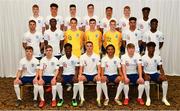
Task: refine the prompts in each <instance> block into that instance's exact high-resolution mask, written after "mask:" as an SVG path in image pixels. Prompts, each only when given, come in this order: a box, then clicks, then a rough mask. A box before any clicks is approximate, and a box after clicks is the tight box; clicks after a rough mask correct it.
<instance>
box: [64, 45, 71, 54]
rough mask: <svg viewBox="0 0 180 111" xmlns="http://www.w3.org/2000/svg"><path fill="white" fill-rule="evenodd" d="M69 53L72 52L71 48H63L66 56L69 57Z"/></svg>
mask: <svg viewBox="0 0 180 111" xmlns="http://www.w3.org/2000/svg"><path fill="white" fill-rule="evenodd" d="M71 52H72V48H71V47H66V48H65V53H66V55H71Z"/></svg>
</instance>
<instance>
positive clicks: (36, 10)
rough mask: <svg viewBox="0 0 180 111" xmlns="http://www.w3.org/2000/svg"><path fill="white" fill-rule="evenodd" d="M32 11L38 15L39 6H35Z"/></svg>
mask: <svg viewBox="0 0 180 111" xmlns="http://www.w3.org/2000/svg"><path fill="white" fill-rule="evenodd" d="M32 11H33V14H34V15H38V14H39V8H37V7H34V8H33V9H32Z"/></svg>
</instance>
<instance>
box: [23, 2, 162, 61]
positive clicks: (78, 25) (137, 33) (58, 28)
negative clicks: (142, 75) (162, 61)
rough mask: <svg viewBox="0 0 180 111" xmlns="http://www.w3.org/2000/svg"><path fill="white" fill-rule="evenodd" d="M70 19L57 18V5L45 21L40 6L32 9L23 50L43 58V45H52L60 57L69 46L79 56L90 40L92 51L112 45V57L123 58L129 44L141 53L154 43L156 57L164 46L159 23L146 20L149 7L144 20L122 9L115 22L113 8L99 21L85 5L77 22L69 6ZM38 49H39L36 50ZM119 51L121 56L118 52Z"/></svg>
mask: <svg viewBox="0 0 180 111" xmlns="http://www.w3.org/2000/svg"><path fill="white" fill-rule="evenodd" d="M69 10H70V16H68V17H66V18H65V19H63V17H61V16H59V15H58V5H57V4H55V3H52V4H51V5H50V11H51V14H50V15H49V16H47V17H46V19H44V18H43V17H42V16H40V15H39V6H38V5H36V4H35V5H33V6H32V12H33V15H32V17H30V18H29V31H27V32H26V33H25V34H24V39H23V47H24V48H25V47H26V46H32V47H33V49H34V55H35V57H37V58H41V57H42V53H43V49H44V46H47V45H51V46H52V47H53V54H54V56H56V57H57V58H60V56H61V54H62V53H63V45H64V44H65V43H70V44H72V46H73V55H75V56H77V57H80V55H81V53H83V46H84V44H85V42H87V41H92V42H93V44H94V52H95V53H96V54H98V55H99V54H101V53H102V51H103V50H102V51H101V49H103V48H102V46H103V47H104V48H105V47H106V46H107V45H109V44H113V45H114V46H115V50H116V52H115V55H117V56H120V55H122V54H123V53H124V52H125V50H124V48H125V47H126V46H127V44H128V43H133V44H134V45H135V49H136V52H139V53H143V52H144V50H145V48H144V47H145V44H146V43H148V42H150V41H152V42H155V43H156V51H155V53H156V54H158V55H159V54H160V53H159V49H160V48H161V47H162V45H163V40H164V37H163V34H162V32H160V31H159V30H157V26H158V20H157V19H152V20H150V19H149V13H150V8H149V7H144V8H143V9H142V13H143V18H142V19H139V20H137V19H136V18H135V17H130V13H131V9H130V7H129V6H125V7H124V17H122V18H121V19H120V20H117V19H115V18H114V17H113V16H112V15H113V8H112V7H106V17H105V18H103V19H102V20H100V19H99V18H98V16H96V15H94V5H93V4H89V5H88V6H87V12H88V13H87V15H86V16H85V17H83V19H80V17H77V15H76V5H74V4H72V5H70V6H69ZM38 47H39V48H38ZM121 52H122V53H121Z"/></svg>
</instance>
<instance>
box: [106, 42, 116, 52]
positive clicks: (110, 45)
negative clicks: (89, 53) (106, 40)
mask: <svg viewBox="0 0 180 111" xmlns="http://www.w3.org/2000/svg"><path fill="white" fill-rule="evenodd" d="M109 47H112V48H113V49H114V50H115V47H114V45H112V44H109V45H108V46H106V52H107V49H108V48H109Z"/></svg>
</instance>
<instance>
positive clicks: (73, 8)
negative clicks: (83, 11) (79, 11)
mask: <svg viewBox="0 0 180 111" xmlns="http://www.w3.org/2000/svg"><path fill="white" fill-rule="evenodd" d="M70 14H71V15H76V7H71V8H70Z"/></svg>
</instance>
